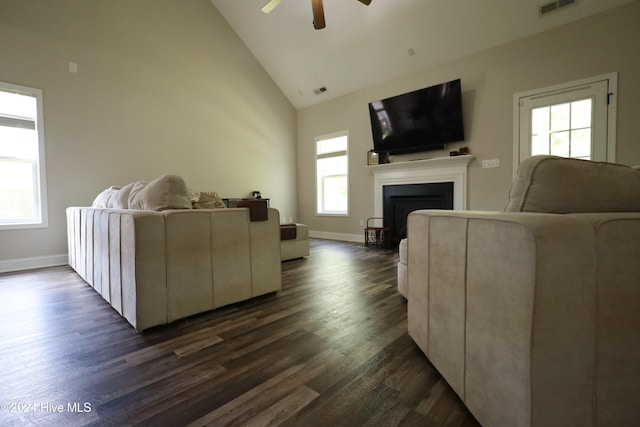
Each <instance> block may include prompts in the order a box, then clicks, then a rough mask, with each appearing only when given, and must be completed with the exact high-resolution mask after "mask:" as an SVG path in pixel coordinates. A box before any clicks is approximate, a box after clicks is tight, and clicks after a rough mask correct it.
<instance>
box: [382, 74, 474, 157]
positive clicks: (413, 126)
mask: <svg viewBox="0 0 640 427" xmlns="http://www.w3.org/2000/svg"><path fill="white" fill-rule="evenodd" d="M369 116H370V118H371V130H372V132H373V150H374V151H375V152H377V153H386V154H402V153H415V152H420V151H430V150H441V149H443V148H445V147H446V144H447V143H448V142H456V141H464V126H463V124H462V90H461V85H460V79H457V80H452V81H450V82H446V83H442V84H439V85H435V86H431V87H427V88H424V89H418V90H415V91H413V92H409V93H405V94H402V95H397V96H394V97H391V98H387V99H382V100H380V101H374V102H371V103H369Z"/></svg>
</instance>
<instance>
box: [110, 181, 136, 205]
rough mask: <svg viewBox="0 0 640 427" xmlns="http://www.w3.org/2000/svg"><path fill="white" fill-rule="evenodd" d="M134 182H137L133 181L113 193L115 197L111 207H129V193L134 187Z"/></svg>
mask: <svg viewBox="0 0 640 427" xmlns="http://www.w3.org/2000/svg"><path fill="white" fill-rule="evenodd" d="M134 184H135V183H134V182H132V183H131V184H127V185H125V186H124V187H122V188H121V189H119V190H118V191H116V193H115V194H114V195H113V197H111V200H110V202H111V205H112V206H109V207H112V208H114V209H129V195H130V194H131V189H132V188H133V186H134Z"/></svg>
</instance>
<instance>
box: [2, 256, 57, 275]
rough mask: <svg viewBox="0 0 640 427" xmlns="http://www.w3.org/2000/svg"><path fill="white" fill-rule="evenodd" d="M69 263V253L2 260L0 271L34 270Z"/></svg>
mask: <svg viewBox="0 0 640 427" xmlns="http://www.w3.org/2000/svg"><path fill="white" fill-rule="evenodd" d="M68 263H69V257H68V256H67V254H58V255H48V256H39V257H33V258H17V259H7V260H0V273H8V272H10V271H21V270H32V269H34V268H44V267H55V266H58V265H66V264H68Z"/></svg>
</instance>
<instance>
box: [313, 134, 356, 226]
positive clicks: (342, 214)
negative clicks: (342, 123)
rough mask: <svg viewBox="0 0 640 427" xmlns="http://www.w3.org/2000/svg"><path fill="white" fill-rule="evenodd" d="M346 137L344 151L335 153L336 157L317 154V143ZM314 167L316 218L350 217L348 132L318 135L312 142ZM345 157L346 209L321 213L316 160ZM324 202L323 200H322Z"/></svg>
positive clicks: (329, 154) (328, 154)
mask: <svg viewBox="0 0 640 427" xmlns="http://www.w3.org/2000/svg"><path fill="white" fill-rule="evenodd" d="M342 136H344V137H346V138H347V148H346V149H345V150H344V151H336V152H335V153H338V154H336V155H331V154H332V153H327V154H318V142H319V141H324V140H327V139H333V138H339V137H342ZM313 154H314V158H315V161H314V167H315V193H316V194H315V196H316V197H315V200H316V209H315V215H316V216H326V217H349V216H350V206H351V204H350V203H349V199H350V197H349V194H350V193H351V191H350V185H349V182H350V180H349V131H347V130H345V131H340V132H334V133H330V134H325V135H319V136H316V138H315V141H314V151H313ZM343 156H344V157H346V162H347V172H346V179H347V209H346V211H345V212H331V211H324V212H321V211H320V205H319V203H318V201H319V199H320V195H319V194H318V190H319V182H318V178H319V177H318V160H321V159H326V158H331V157H343ZM323 200H324V199H323Z"/></svg>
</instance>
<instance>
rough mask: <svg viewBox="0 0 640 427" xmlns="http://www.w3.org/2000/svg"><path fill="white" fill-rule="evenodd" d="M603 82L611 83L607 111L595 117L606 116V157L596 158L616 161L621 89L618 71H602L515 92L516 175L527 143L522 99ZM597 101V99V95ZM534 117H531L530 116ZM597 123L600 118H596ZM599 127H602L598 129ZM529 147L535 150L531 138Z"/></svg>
mask: <svg viewBox="0 0 640 427" xmlns="http://www.w3.org/2000/svg"><path fill="white" fill-rule="evenodd" d="M600 82H606V84H607V91H606V92H607V94H606V95H607V96H606V102H607V105H606V113H605V115H604V118H601V117H596V118H595V119H594V120H604V126H605V129H604V130H602V131H603V132H604V136H605V141H604V144H605V146H604V147H599V149H600V150H601V152H603V153H604V158H600V159H599V158H595V159H592V160H600V161H607V162H615V161H616V117H617V105H616V104H617V102H616V95H617V93H618V73H616V72H614V73H608V74H602V75H598V76H593V77H589V78H586V79H582V80H576V81H571V82H566V83H561V84H557V85H553V86H548V87H544V88H539V89H534V90H530V91H526V92H520V93H516V94H514V96H513V100H514V102H513V177H514V178H515V177H516V175H517V171H518V166H519V165H520V162H521V161H522V160H521V157H522V151H523V148H522V147H523V144H524V143H525V142H524V141H522V140H521V131H522V128H523V126H525V125H523V123H522V122H521V119H520V117H521V114H520V113H521V111H520V109H521V105H522V102H521V101H522V100H523V99H527V98H535V97H547V96H548V97H551V96H555V95H559V94H562V93H564V92H571V91H575V90H580V89H582V88H583V87H587V86H590V85H595V84H597V83H600ZM594 101H595V99H594ZM596 108H597V106H596V105H594V106H593V109H594V110H595V109H596ZM529 120H530V119H529ZM596 123H597V122H596ZM596 131H598V130H597V129H596ZM528 144H529V150H531V141H529V142H528ZM597 150H598V148H594V147H592V150H591V152H592V153H594V152H596V151H597Z"/></svg>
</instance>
